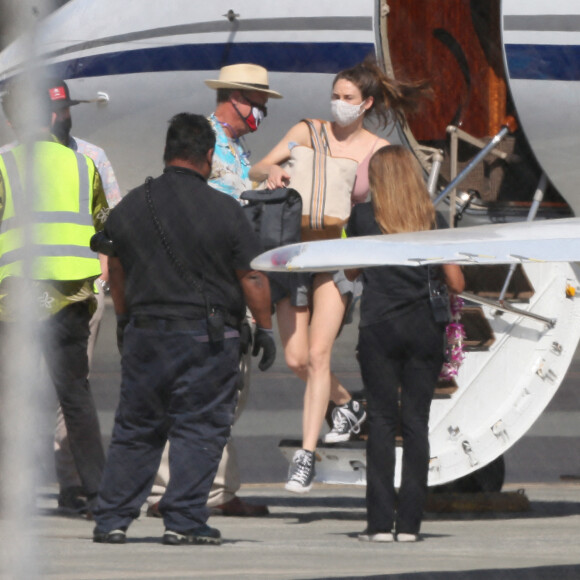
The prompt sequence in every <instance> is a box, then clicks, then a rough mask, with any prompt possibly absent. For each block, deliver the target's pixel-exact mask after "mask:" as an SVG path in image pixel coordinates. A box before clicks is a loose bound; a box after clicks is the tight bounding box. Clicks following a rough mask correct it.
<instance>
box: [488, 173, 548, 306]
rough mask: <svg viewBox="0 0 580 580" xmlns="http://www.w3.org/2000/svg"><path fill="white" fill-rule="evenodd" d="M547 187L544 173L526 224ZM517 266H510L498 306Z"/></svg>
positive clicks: (534, 212) (532, 217) (535, 212)
mask: <svg viewBox="0 0 580 580" xmlns="http://www.w3.org/2000/svg"><path fill="white" fill-rule="evenodd" d="M547 187H548V177H547V176H546V174H545V173H542V176H541V177H540V181H539V182H538V187H537V189H536V192H535V193H534V199H533V201H532V205H531V206H530V211H529V212H528V217H527V218H526V221H527V222H531V221H533V220H534V219H535V217H536V214H537V213H538V208H539V207H540V203H542V199H544V194H545V193H546V189H547ZM516 267H517V264H512V265H511V266H510V269H509V272H508V274H507V276H506V279H505V282H504V283H503V288H502V289H501V292H500V294H499V302H500V304H502V303H503V301H504V298H505V295H506V292H507V289H508V287H509V285H510V282H511V281H512V278H513V275H514V272H515V271H516Z"/></svg>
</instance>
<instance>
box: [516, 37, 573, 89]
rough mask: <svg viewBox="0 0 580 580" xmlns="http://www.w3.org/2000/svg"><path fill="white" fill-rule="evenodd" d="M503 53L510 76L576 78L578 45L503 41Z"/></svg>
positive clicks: (541, 78)
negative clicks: (504, 43) (507, 42)
mask: <svg viewBox="0 0 580 580" xmlns="http://www.w3.org/2000/svg"><path fill="white" fill-rule="evenodd" d="M505 53H506V59H507V63H508V69H509V76H510V78H511V79H524V80H541V81H578V80H580V46H574V45H552V44H506V45H505Z"/></svg>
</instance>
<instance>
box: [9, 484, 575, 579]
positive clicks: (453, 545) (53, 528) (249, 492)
mask: <svg viewBox="0 0 580 580" xmlns="http://www.w3.org/2000/svg"><path fill="white" fill-rule="evenodd" d="M506 492H507V496H509V494H511V495H512V496H515V497H520V498H522V500H525V499H526V498H527V499H528V500H529V506H528V505H526V504H527V502H526V501H522V502H519V503H518V502H516V504H517V506H516V508H515V509H516V510H518V509H519V510H521V509H522V506H524V511H512V512H510V511H501V510H499V509H494V510H493V511H476V510H477V509H482V508H481V506H484V507H485V505H486V504H485V502H476V504H474V506H472V509H471V511H466V509H465V508H466V506H465V504H464V505H463V507H462V509H461V511H456V512H448V513H442V512H441V511H438V512H437V513H436V512H433V511H427V513H426V518H425V521H424V523H423V527H422V533H421V540H420V541H419V542H417V543H415V544H399V543H392V544H374V543H364V542H360V541H359V540H358V538H357V535H358V533H359V532H361V531H362V530H363V529H364V527H365V502H364V488H362V487H356V486H333V485H325V484H315V486H314V488H313V490H312V492H311V493H309V494H307V495H304V496H296V495H292V494H289V493H288V492H286V491H285V490H284V489H283V485H282V484H281V483H280V484H253V485H246V486H243V487H242V490H241V492H240V496H242V497H244V498H245V499H247V500H248V501H256V502H265V503H267V504H268V505H269V506H270V515H269V516H267V517H263V518H232V517H224V516H212V517H211V518H210V520H209V524H210V525H212V526H213V527H217V528H218V529H220V530H221V533H222V537H223V543H222V545H221V546H165V545H162V544H161V535H162V533H163V523H162V521H161V520H160V519H156V518H149V517H145V514H144V513H143V514H142V516H141V517H140V518H139V519H138V520H136V521H135V522H134V523H133V525H132V526H131V527H130V528H129V531H128V540H127V543H126V544H124V545H109V544H95V543H93V542H92V529H93V526H94V524H93V523H92V522H90V521H87V520H86V519H81V518H79V517H65V516H63V515H62V514H60V513H59V512H58V509H57V502H56V486H54V487H52V486H51V487H47V488H44V489H43V490H42V493H41V494H40V495H39V497H38V506H39V511H38V513H37V514H36V515H35V516H34V517H33V520H32V521H31V524H32V530H33V531H32V536H31V537H30V538H29V540H30V541H28V542H27V543H26V544H25V545H26V549H25V551H28V555H25V554H24V553H19V552H18V550H16V551H15V549H14V547H15V542H11V541H10V538H8V537H6V536H4V537H3V538H2V542H1V545H2V548H3V549H4V552H3V553H2V554H1V556H2V559H1V560H0V562H2V572H3V573H2V574H1V576H0V577H1V578H2V580H5V579H6V580H8V579H10V580H13V579H14V580H21V579H23V580H33V579H34V578H53V579H58V580H113V579H119V580H121V579H137V578H138V579H159V580H162V579H174V580H176V579H189V578H207V579H211V578H220V579H229V578H231V579H243V578H264V579H280V580H282V579H305V578H309V579H314V578H316V579H322V578H364V579H370V578H385V579H393V580H394V579H404V580H415V579H428V578H433V579H437V580H439V579H441V580H442V579H445V580H447V579H450V580H460V579H461V580H463V579H469V580H471V579H478V580H479V579H489V578H491V579H494V580H495V579H509V580H512V579H517V580H524V579H525V580H527V579H550V580H552V579H554V578H557V579H558V580H567V579H578V578H580V483H576V482H557V483H550V484H545V483H539V484H538V483H534V484H521V485H518V484H509V485H506V486H504V491H503V492H502V496H503V497H506ZM507 503H508V504H509V503H510V502H507ZM497 505H498V504H496V507H497ZM477 506H479V507H477ZM518 506H519V507H518ZM467 507H468V509H469V506H467ZM526 507H527V508H529V509H525V508H526ZM502 509H510V508H502ZM6 531H7V528H4V532H5V533H6ZM31 546H34V549H33V550H31V549H30V547H31Z"/></svg>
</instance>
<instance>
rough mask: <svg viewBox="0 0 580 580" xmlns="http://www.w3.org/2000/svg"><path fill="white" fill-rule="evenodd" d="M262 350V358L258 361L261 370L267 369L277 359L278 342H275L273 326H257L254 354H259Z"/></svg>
mask: <svg viewBox="0 0 580 580" xmlns="http://www.w3.org/2000/svg"><path fill="white" fill-rule="evenodd" d="M260 350H262V358H261V360H260V362H259V363H258V368H259V369H260V370H261V371H265V370H267V369H269V368H270V367H271V366H272V365H273V364H274V360H276V343H275V342H274V332H273V331H272V329H271V328H259V327H258V328H256V332H255V334H254V348H253V349H252V356H257V355H258V353H259V352H260Z"/></svg>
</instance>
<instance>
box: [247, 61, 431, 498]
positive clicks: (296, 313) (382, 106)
mask: <svg viewBox="0 0 580 580" xmlns="http://www.w3.org/2000/svg"><path fill="white" fill-rule="evenodd" d="M427 92H428V87H427V85H426V84H425V83H403V82H398V81H395V80H394V79H390V78H389V77H387V76H386V75H385V74H384V73H383V72H382V70H381V69H380V68H379V67H378V66H377V64H376V63H375V62H374V61H372V60H367V61H365V62H363V63H361V64H358V65H356V66H354V67H352V68H350V69H347V70H344V71H341V72H339V73H338V74H337V75H336V77H335V79H334V82H333V84H332V95H331V101H330V108H331V113H332V117H333V121H332V122H331V123H328V122H325V121H320V120H314V121H313V123H314V125H315V127H316V130H317V131H318V132H320V130H321V127H322V125H323V124H324V125H325V128H326V132H327V134H328V145H329V149H330V152H331V155H332V156H334V157H346V158H350V159H354V160H355V161H357V162H358V170H357V175H356V181H355V184H354V188H353V191H352V194H351V201H352V203H353V204H356V203H359V202H361V201H366V199H367V198H368V195H369V186H368V177H367V167H368V162H369V159H370V158H371V156H372V154H373V153H374V152H375V151H376V150H377V149H379V148H380V147H382V146H384V145H387V144H388V141H386V140H385V139H383V138H381V137H379V136H377V135H376V134H374V133H373V132H371V131H369V130H368V129H367V128H366V127H365V125H364V121H365V120H366V119H368V118H369V117H373V116H374V117H375V118H376V119H377V120H378V122H379V124H380V125H382V126H383V127H386V126H387V124H388V123H389V122H390V121H395V120H399V121H404V114H405V113H411V112H413V111H414V110H415V109H416V108H417V106H418V104H419V101H420V99H421V98H422V97H423V96H425V94H426V93H427ZM296 145H304V146H306V147H311V136H310V131H309V129H308V126H307V124H306V123H304V122H300V123H298V124H297V125H294V127H292V128H291V129H290V131H288V133H287V134H286V135H285V137H284V138H283V139H282V140H281V141H280V142H279V143H278V144H277V145H276V146H275V147H274V149H272V151H271V152H270V153H268V155H266V157H264V159H262V160H261V161H259V162H258V163H256V164H255V165H254V166H253V167H252V169H251V171H250V177H251V178H252V179H253V180H255V181H266V184H267V187H268V188H269V189H274V188H277V187H285V186H290V187H292V182H291V179H290V174H289V173H288V172H287V171H286V170H285V169H284V168H283V167H281V164H283V163H284V162H285V161H287V160H288V159H289V158H290V150H291V148H292V147H294V146H296ZM340 232H341V228H335V230H334V232H333V235H335V236H340ZM316 234H317V232H316V231H315V230H311V231H310V232H308V238H309V239H316ZM322 236H323V237H325V238H328V237H329V232H328V231H324V230H323V234H322ZM284 280H285V281H286V285H284V284H280V283H279V281H278V279H276V277H273V278H272V281H271V287H272V300H273V302H274V303H275V304H276V312H277V320H278V328H279V330H280V337H281V340H282V344H283V346H284V355H285V358H286V363H287V364H288V366H289V367H290V369H292V371H294V373H295V374H296V375H297V376H298V377H300V378H301V379H302V380H304V381H305V382H306V391H305V394H304V412H303V421H302V430H303V432H302V447H303V448H302V449H300V450H298V451H297V452H296V453H295V456H294V459H293V462H292V464H291V466H290V471H289V475H288V483H287V484H286V489H287V490H288V491H293V492H296V493H304V492H307V491H309V490H310V488H311V486H312V480H313V477H314V450H315V449H316V445H317V441H318V437H319V434H320V430H321V428H322V424H323V422H324V416H325V414H326V410H327V407H328V402H329V400H332V401H333V402H334V403H335V404H336V405H337V408H336V409H335V410H334V413H333V423H334V424H333V429H332V430H331V432H330V433H328V434H326V436H325V442H326V443H336V442H339V441H347V440H348V439H349V438H350V437H351V435H352V434H353V433H358V432H359V430H360V425H361V423H362V422H363V421H364V419H365V412H364V409H363V408H362V406H361V405H360V404H359V403H358V402H357V401H354V400H352V397H351V396H350V394H349V392H348V391H347V390H346V389H345V388H344V387H343V385H342V384H341V383H340V381H339V380H338V378H337V377H336V376H335V375H334V374H333V373H332V372H331V369H330V359H331V354H332V346H333V344H334V341H335V340H336V337H337V335H338V332H339V330H340V327H341V324H342V321H343V318H344V314H345V311H346V307H347V303H348V300H349V294H352V284H351V283H349V282H348V280H346V279H345V277H344V274H343V273H342V272H340V273H335V274H332V273H330V274H329V273H321V274H316V275H315V276H313V277H311V276H309V275H294V274H293V275H290V276H287V277H286V278H284Z"/></svg>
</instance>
